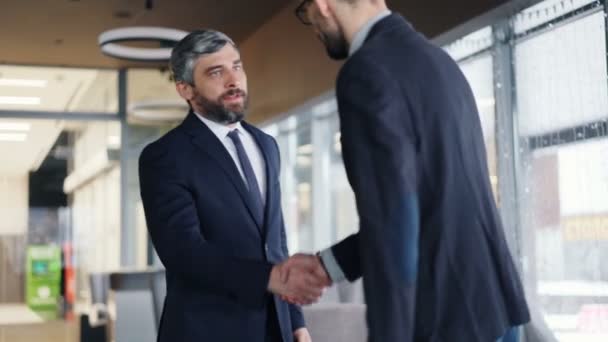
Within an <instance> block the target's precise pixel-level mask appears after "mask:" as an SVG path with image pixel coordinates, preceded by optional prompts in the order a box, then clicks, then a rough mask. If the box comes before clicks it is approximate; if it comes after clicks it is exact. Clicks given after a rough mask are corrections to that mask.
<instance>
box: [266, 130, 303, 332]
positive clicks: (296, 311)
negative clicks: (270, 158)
mask: <svg viewBox="0 0 608 342" xmlns="http://www.w3.org/2000/svg"><path fill="white" fill-rule="evenodd" d="M273 141H274V145H275V147H276V148H277V160H279V170H280V169H281V161H280V160H281V152H280V150H279V145H277V142H276V140H274V139H273ZM279 191H280V190H279ZM279 202H280V198H279ZM281 250H282V252H283V255H285V257H289V248H288V247H287V234H286V233H285V221H284V220H283V211H282V210H281ZM289 316H290V317H291V330H292V331H296V330H298V329H300V328H303V327H305V326H306V322H305V321H304V315H303V314H302V308H300V306H298V305H295V304H289Z"/></svg>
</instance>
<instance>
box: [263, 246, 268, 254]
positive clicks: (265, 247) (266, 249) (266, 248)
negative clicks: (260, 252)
mask: <svg viewBox="0 0 608 342" xmlns="http://www.w3.org/2000/svg"><path fill="white" fill-rule="evenodd" d="M264 250H265V251H266V254H268V244H265V245H264Z"/></svg>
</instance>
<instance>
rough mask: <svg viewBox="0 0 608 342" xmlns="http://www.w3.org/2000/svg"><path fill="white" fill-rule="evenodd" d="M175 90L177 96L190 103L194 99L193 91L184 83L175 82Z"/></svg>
mask: <svg viewBox="0 0 608 342" xmlns="http://www.w3.org/2000/svg"><path fill="white" fill-rule="evenodd" d="M175 89H176V90H177V93H178V94H179V96H181V97H182V98H183V99H184V100H186V101H190V100H192V98H193V97H194V91H193V89H192V86H191V85H190V84H188V83H186V82H181V81H180V82H177V83H175Z"/></svg>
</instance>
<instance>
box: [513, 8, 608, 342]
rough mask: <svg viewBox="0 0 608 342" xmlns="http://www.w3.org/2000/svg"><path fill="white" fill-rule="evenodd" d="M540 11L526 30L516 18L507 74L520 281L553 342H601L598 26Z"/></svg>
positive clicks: (602, 172)
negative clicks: (512, 91) (513, 107)
mask: <svg viewBox="0 0 608 342" xmlns="http://www.w3.org/2000/svg"><path fill="white" fill-rule="evenodd" d="M591 3H592V2H591ZM550 5H551V3H546V4H545V7H543V3H541V4H539V5H537V6H536V7H535V8H534V9H533V10H534V11H539V13H540V14H535V15H534V16H531V19H530V20H532V18H534V19H533V20H534V26H532V25H528V24H527V22H526V20H525V19H523V18H519V19H517V20H516V25H515V28H516V30H519V31H523V32H522V33H521V34H519V35H518V36H517V37H518V38H517V40H516V44H515V47H514V62H515V63H514V66H515V67H514V70H515V84H516V103H517V108H518V111H517V122H516V124H517V126H516V128H517V130H518V136H519V146H520V149H519V152H520V154H519V158H520V159H521V163H520V165H521V167H520V169H519V170H518V172H519V173H520V181H521V187H520V189H519V190H520V208H521V210H520V215H521V223H522V232H523V235H522V237H523V239H522V241H523V249H522V251H523V255H522V258H523V260H524V265H525V267H524V272H525V273H524V279H525V282H526V285H527V290H528V295H529V297H530V302H531V305H533V306H534V309H535V310H538V311H540V313H541V315H542V317H543V318H544V323H545V324H547V326H548V327H549V329H550V330H551V331H553V332H554V334H555V337H556V338H557V339H558V340H560V341H600V340H601V341H605V340H608V261H607V260H608V164H607V163H606V161H607V160H608V159H607V157H608V139H606V117H607V116H608V82H607V78H606V75H607V72H606V43H605V42H606V30H605V16H604V12H603V11H602V10H601V8H599V7H595V8H594V7H589V8H587V9H586V10H584V11H580V10H579V12H578V13H577V12H574V13H571V14H570V18H569V20H559V16H556V15H553V13H554V10H553V7H547V6H550ZM528 13H530V10H528ZM534 13H536V12H534ZM539 18H540V19H539ZM543 19H544V20H543ZM551 20H553V21H551ZM516 32H517V31H516Z"/></svg>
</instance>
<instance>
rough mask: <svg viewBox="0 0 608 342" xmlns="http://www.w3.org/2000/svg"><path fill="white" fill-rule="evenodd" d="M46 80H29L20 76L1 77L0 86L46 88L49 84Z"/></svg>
mask: <svg viewBox="0 0 608 342" xmlns="http://www.w3.org/2000/svg"><path fill="white" fill-rule="evenodd" d="M47 83H48V82H47V81H46V80H29V79H19V78H0V86H7V87H32V88H44V87H46V85H47Z"/></svg>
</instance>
